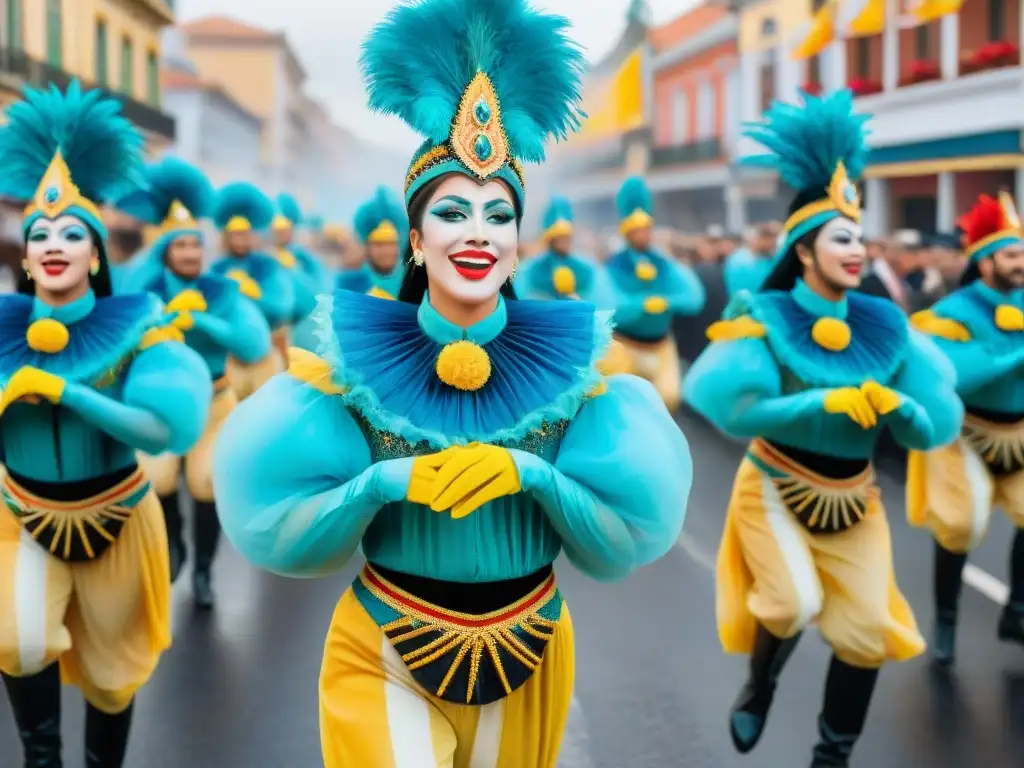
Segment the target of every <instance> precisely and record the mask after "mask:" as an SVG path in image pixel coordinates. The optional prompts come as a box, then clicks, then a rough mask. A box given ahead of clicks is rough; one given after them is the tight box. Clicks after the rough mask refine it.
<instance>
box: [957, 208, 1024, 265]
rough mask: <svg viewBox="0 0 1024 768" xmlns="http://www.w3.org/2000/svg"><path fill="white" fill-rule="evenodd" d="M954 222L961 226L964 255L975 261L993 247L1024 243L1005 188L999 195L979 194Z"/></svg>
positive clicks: (992, 249) (1006, 246)
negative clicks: (976, 200)
mask: <svg viewBox="0 0 1024 768" xmlns="http://www.w3.org/2000/svg"><path fill="white" fill-rule="evenodd" d="M957 225H958V226H959V227H960V229H961V230H963V233H964V235H963V247H964V252H965V253H966V254H967V258H968V259H969V260H970V262H971V263H972V264H975V263H977V262H979V261H981V260H982V259H984V258H985V257H986V256H991V255H992V254H993V253H995V252H996V251H999V250H1002V249H1003V248H1008V247H1010V246H1013V245H1020V244H1021V243H1024V233H1022V232H1021V226H1020V217H1019V216H1018V215H1017V206H1016V204H1015V203H1014V202H1013V198H1012V197H1010V194H1009V193H1008V192H1000V193H999V199H994V198H991V197H989V196H988V195H982V196H981V197H979V198H978V202H976V203H975V204H974V207H973V208H971V210H969V211H968V212H967V213H965V214H964V215H963V216H961V217H960V219H959V220H958V221H957Z"/></svg>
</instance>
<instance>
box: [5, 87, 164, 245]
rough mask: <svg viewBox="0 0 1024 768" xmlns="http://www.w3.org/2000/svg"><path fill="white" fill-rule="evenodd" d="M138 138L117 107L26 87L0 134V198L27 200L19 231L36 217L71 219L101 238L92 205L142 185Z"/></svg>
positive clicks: (73, 91)
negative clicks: (71, 217)
mask: <svg viewBox="0 0 1024 768" xmlns="http://www.w3.org/2000/svg"><path fill="white" fill-rule="evenodd" d="M144 145H145V140H144V139H143V137H142V134H140V133H139V131H138V130H137V129H136V128H135V126H134V125H133V124H132V123H131V122H130V121H129V120H127V119H126V118H125V117H124V116H123V115H121V104H120V102H118V101H116V100H114V99H111V98H107V97H106V96H104V95H103V93H102V92H101V91H95V90H93V91H83V90H82V87H81V85H80V84H79V82H78V81H77V80H73V81H72V82H71V84H70V85H68V88H67V91H66V92H65V93H61V91H60V90H59V89H58V88H57V87H56V86H55V85H51V86H50V87H49V88H48V89H45V90H38V89H35V88H26V89H25V92H24V99H22V100H21V101H17V102H15V103H13V104H12V105H11V106H9V107H8V108H7V123H6V124H5V125H4V126H3V127H2V128H0V169H2V172H0V195H4V196H6V197H13V198H15V199H19V200H30V201H31V202H30V203H29V204H28V206H27V207H26V208H25V216H24V222H23V229H24V231H25V232H27V231H28V229H29V227H31V226H32V224H33V223H34V222H35V221H36V220H37V219H39V218H44V217H45V218H47V219H57V218H59V217H61V216H65V215H68V216H76V217H77V218H79V219H81V220H82V221H84V222H85V223H86V224H88V225H89V227H90V228H91V229H92V230H93V231H95V232H96V233H97V234H98V235H99V236H100V238H101V239H105V238H106V236H107V228H106V226H105V225H104V223H103V218H102V216H101V215H100V210H99V206H100V205H102V204H105V203H108V202H113V201H114V200H116V199H118V198H119V197H121V196H123V195H124V194H126V193H128V192H129V191H131V190H132V189H135V188H137V187H139V186H142V185H144V184H145V178H144V175H143V159H142V150H143V147H144Z"/></svg>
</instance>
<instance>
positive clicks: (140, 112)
mask: <svg viewBox="0 0 1024 768" xmlns="http://www.w3.org/2000/svg"><path fill="white" fill-rule="evenodd" d="M0 72H3V73H6V74H9V75H14V76H15V77H18V78H20V79H22V80H24V81H25V83H26V84H27V85H31V86H35V87H36V88H45V87H46V86H48V85H49V84H50V83H53V84H54V85H56V86H57V87H58V88H60V89H61V90H64V89H65V88H67V87H68V85H69V84H70V83H71V81H72V80H74V79H75V77H74V75H72V74H70V73H68V72H65V71H64V70H63V69H61V68H60V67H54V66H51V65H50V64H47V63H46V62H43V61H39V60H37V59H33V58H32V57H31V56H27V55H26V54H25V53H24V52H23V51H15V50H10V49H6V48H0ZM79 79H82V78H79ZM82 85H84V86H88V87H92V88H95V87H98V86H95V85H93V84H92V83H88V82H86V81H84V80H83V81H82ZM100 90H101V91H103V92H104V93H105V94H107V95H108V96H110V97H111V98H114V99H116V100H117V101H119V102H121V111H122V113H123V114H124V116H125V117H126V118H128V119H129V120H131V121H132V122H133V123H135V125H137V126H138V127H139V128H142V129H143V130H146V131H150V132H152V133H155V134H158V135H160V136H164V137H166V138H168V139H173V138H174V118H173V117H171V116H170V115H168V114H166V113H165V112H161V111H160V110H159V109H157V108H156V107H153V106H150V105H149V104H145V103H143V102H141V101H139V100H138V99H134V98H132V97H131V96H128V95H127V94H124V93H120V92H118V91H114V90H111V89H109V88H100Z"/></svg>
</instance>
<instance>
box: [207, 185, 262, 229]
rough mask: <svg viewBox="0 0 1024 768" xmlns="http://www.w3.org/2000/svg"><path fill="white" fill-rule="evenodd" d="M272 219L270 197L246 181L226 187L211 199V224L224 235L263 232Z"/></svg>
mask: <svg viewBox="0 0 1024 768" xmlns="http://www.w3.org/2000/svg"><path fill="white" fill-rule="evenodd" d="M273 219H274V204H273V203H272V202H271V201H270V198H269V197H267V196H266V195H265V194H263V193H262V192H260V190H259V189H257V188H256V187H255V186H253V185H252V184H250V183H248V182H246V181H236V182H234V183H232V184H227V185H225V186H223V187H221V188H220V190H218V192H217V194H216V196H215V199H214V203H213V221H214V223H215V224H216V225H217V229H220V230H222V231H224V232H249V231H251V230H263V229H266V228H267V227H269V226H270V223H271V221H273Z"/></svg>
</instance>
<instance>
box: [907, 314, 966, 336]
mask: <svg viewBox="0 0 1024 768" xmlns="http://www.w3.org/2000/svg"><path fill="white" fill-rule="evenodd" d="M910 324H911V325H912V326H913V327H914V328H916V329H917V330H919V331H920V332H921V333H926V334H928V335H929V336H938V337H939V338H942V339H946V340H947V341H970V340H971V332H970V331H968V330H967V328H966V326H964V325H962V324H960V323H958V322H957V321H956V320H950V319H949V318H947V317H939V316H938V315H936V314H935V313H934V312H932V310H930V309H922V310H921V311H920V312H915V313H914V314H912V315H911V316H910Z"/></svg>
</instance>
